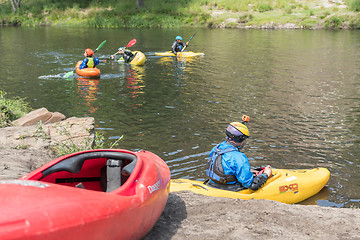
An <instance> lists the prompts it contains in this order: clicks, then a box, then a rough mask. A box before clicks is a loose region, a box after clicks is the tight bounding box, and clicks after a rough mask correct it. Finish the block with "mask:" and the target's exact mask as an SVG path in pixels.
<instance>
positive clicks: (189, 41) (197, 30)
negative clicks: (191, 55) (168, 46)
mask: <svg viewBox="0 0 360 240" xmlns="http://www.w3.org/2000/svg"><path fill="white" fill-rule="evenodd" d="M197 32H198V30H196V32H195V33H194V34H193V35H192V36H191V38H190V39H189V41H187V43H188V45H189V43H190V41H191V39H193V37H194V36H195V34H196V33H197ZM186 47H187V45H185V47H184V48H183V49H181V52H179V53H177V55H178V56H179V55H180V54H181V53H182V52H183V51H184V50H185V48H186Z"/></svg>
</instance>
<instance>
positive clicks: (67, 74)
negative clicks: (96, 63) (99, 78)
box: [63, 71, 74, 78]
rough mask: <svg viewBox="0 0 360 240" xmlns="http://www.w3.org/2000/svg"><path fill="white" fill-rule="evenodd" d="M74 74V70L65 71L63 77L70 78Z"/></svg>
mask: <svg viewBox="0 0 360 240" xmlns="http://www.w3.org/2000/svg"><path fill="white" fill-rule="evenodd" d="M73 75H74V71H71V72H67V73H65V75H64V77H63V78H69V77H72V76H73Z"/></svg>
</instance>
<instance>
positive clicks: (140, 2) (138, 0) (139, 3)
mask: <svg viewBox="0 0 360 240" xmlns="http://www.w3.org/2000/svg"><path fill="white" fill-rule="evenodd" d="M19 1H20V0H19ZM136 5H137V8H138V10H140V9H142V8H144V1H143V0H136Z"/></svg>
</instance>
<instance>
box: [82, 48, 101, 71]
mask: <svg viewBox="0 0 360 240" xmlns="http://www.w3.org/2000/svg"><path fill="white" fill-rule="evenodd" d="M84 56H85V59H84V60H83V61H82V63H81V64H80V67H79V68H80V69H84V68H94V67H95V66H96V65H98V64H99V59H98V58H97V57H95V56H94V51H93V50H91V49H90V48H87V49H85V52H84Z"/></svg>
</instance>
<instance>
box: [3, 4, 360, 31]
mask: <svg viewBox="0 0 360 240" xmlns="http://www.w3.org/2000/svg"><path fill="white" fill-rule="evenodd" d="M0 21H1V23H2V24H3V25H23V26H38V25H46V26H47V25H56V26H84V27H97V28H123V27H125V28H151V27H161V28H174V27H192V26H193V27H212V28H217V27H223V28H310V29H314V28H331V29H360V0H305V1H304V0H277V1H273V0H241V1H239V0H217V1H215V0H161V3H160V1H159V0H146V1H144V7H143V8H140V9H138V8H137V5H136V0H122V1H116V0H103V1H100V0H92V1H86V0H72V1H70V0H63V1H57V0H22V1H21V7H20V8H19V9H18V11H17V12H16V13H14V12H13V9H12V6H11V3H10V1H9V0H0Z"/></svg>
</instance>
